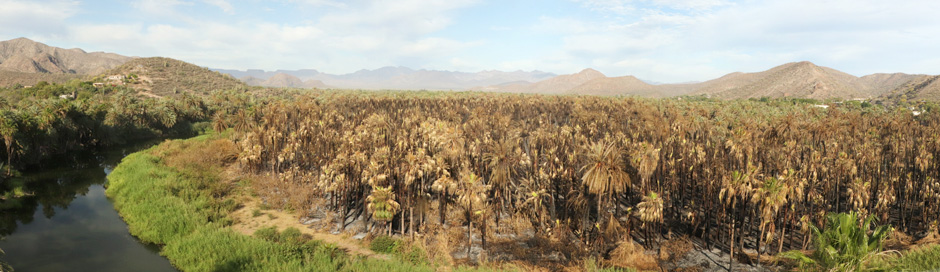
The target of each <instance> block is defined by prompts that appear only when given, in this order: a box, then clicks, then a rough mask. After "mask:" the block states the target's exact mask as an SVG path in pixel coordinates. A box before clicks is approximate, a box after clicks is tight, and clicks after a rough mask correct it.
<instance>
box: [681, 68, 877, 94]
mask: <svg viewBox="0 0 940 272" xmlns="http://www.w3.org/2000/svg"><path fill="white" fill-rule="evenodd" d="M695 85H698V86H696V87H697V88H696V90H695V91H694V94H701V95H708V96H712V97H717V98H724V99H735V98H757V97H798V98H813V99H828V98H844V99H848V98H872V97H876V96H878V95H879V94H877V93H873V92H868V91H870V88H869V87H866V86H865V85H864V84H863V83H862V82H860V81H859V79H858V78H857V77H855V76H853V75H850V74H846V73H843V72H840V71H838V70H835V69H832V68H827V67H821V66H817V65H815V64H813V63H811V62H808V61H803V62H792V63H787V64H784V65H780V66H777V67H774V68H772V69H770V70H767V71H763V72H757V73H733V74H729V75H726V76H724V77H721V78H719V79H715V80H711V81H706V82H703V83H700V84H695Z"/></svg>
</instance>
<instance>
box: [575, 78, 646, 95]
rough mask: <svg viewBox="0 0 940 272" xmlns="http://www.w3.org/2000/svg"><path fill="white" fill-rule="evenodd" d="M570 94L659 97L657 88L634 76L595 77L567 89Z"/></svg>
mask: <svg viewBox="0 0 940 272" xmlns="http://www.w3.org/2000/svg"><path fill="white" fill-rule="evenodd" d="M568 93H571V94H584V95H603V96H615V95H637V96H647V97H659V96H660V94H659V93H657V88H656V86H654V85H650V84H647V83H646V82H643V81H642V80H639V79H637V78H636V77H634V76H622V77H601V78H595V79H592V80H590V81H588V82H585V83H583V84H581V85H578V86H576V87H574V88H571V89H569V90H568Z"/></svg>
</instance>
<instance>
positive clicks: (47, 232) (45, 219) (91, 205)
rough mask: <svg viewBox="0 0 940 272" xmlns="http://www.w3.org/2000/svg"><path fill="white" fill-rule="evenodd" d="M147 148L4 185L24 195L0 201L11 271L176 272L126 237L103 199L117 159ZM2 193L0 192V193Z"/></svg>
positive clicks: (0, 231)
mask: <svg viewBox="0 0 940 272" xmlns="http://www.w3.org/2000/svg"><path fill="white" fill-rule="evenodd" d="M152 144H153V143H150V144H148V145H138V146H128V147H122V148H114V149H112V150H109V151H106V152H100V153H99V154H97V155H92V156H87V157H88V158H85V159H82V160H80V161H85V162H87V163H71V164H72V165H70V166H68V167H60V168H57V169H46V170H43V171H40V172H37V173H26V174H24V175H23V176H22V177H18V178H16V179H14V180H11V181H8V182H19V183H21V184H25V190H24V191H25V192H27V193H28V194H27V195H25V196H21V197H16V198H13V199H6V200H0V236H5V237H6V238H5V240H3V241H0V249H3V250H4V251H6V256H2V257H0V258H2V259H3V260H5V261H6V262H7V263H9V264H10V265H11V266H12V267H13V269H14V270H15V271H176V269H174V268H173V267H172V266H171V265H170V262H169V261H168V260H167V259H166V258H164V257H162V256H160V255H159V253H158V252H159V250H160V249H159V247H157V246H156V245H151V244H144V243H142V242H140V241H139V240H137V238H134V237H133V236H131V235H130V233H129V232H128V230H127V224H125V223H124V221H123V220H121V217H120V216H118V213H117V211H115V210H114V207H113V206H112V204H111V201H110V200H109V199H108V198H107V197H106V196H105V194H104V185H105V182H106V178H107V175H108V173H110V172H111V169H113V168H114V166H115V165H117V164H118V163H119V162H120V160H121V158H123V157H124V156H126V155H127V154H130V153H131V152H134V151H137V150H140V149H142V148H146V147H148V146H150V145H152ZM0 194H2V193H0Z"/></svg>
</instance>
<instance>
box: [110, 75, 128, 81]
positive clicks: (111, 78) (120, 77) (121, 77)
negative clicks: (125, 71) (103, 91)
mask: <svg viewBox="0 0 940 272" xmlns="http://www.w3.org/2000/svg"><path fill="white" fill-rule="evenodd" d="M108 80H124V75H111V76H108Z"/></svg>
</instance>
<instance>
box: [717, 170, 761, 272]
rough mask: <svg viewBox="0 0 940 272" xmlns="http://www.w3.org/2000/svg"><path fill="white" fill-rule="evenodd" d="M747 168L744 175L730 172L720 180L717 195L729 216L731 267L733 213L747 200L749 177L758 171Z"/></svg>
mask: <svg viewBox="0 0 940 272" xmlns="http://www.w3.org/2000/svg"><path fill="white" fill-rule="evenodd" d="M748 168H749V169H748V171H747V172H745V173H741V172H738V171H732V172H731V176H730V177H725V178H724V179H722V183H723V184H722V188H721V191H720V192H719V193H718V199H719V200H720V201H721V202H722V203H723V204H724V205H725V207H726V209H727V210H728V215H729V216H728V227H729V232H730V234H731V239H730V241H729V242H728V243H729V247H730V253H731V256H729V258H730V260H731V263H730V264H731V265H734V241H735V240H734V233H735V211H736V210H738V209H740V208H739V207H738V205H739V204H741V203H740V202H744V199H747V198H748V194H749V193H750V191H751V182H752V177H751V175H753V174H754V173H756V172H757V171H758V170H757V168H753V167H752V166H751V165H748ZM739 200H741V201H739Z"/></svg>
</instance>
